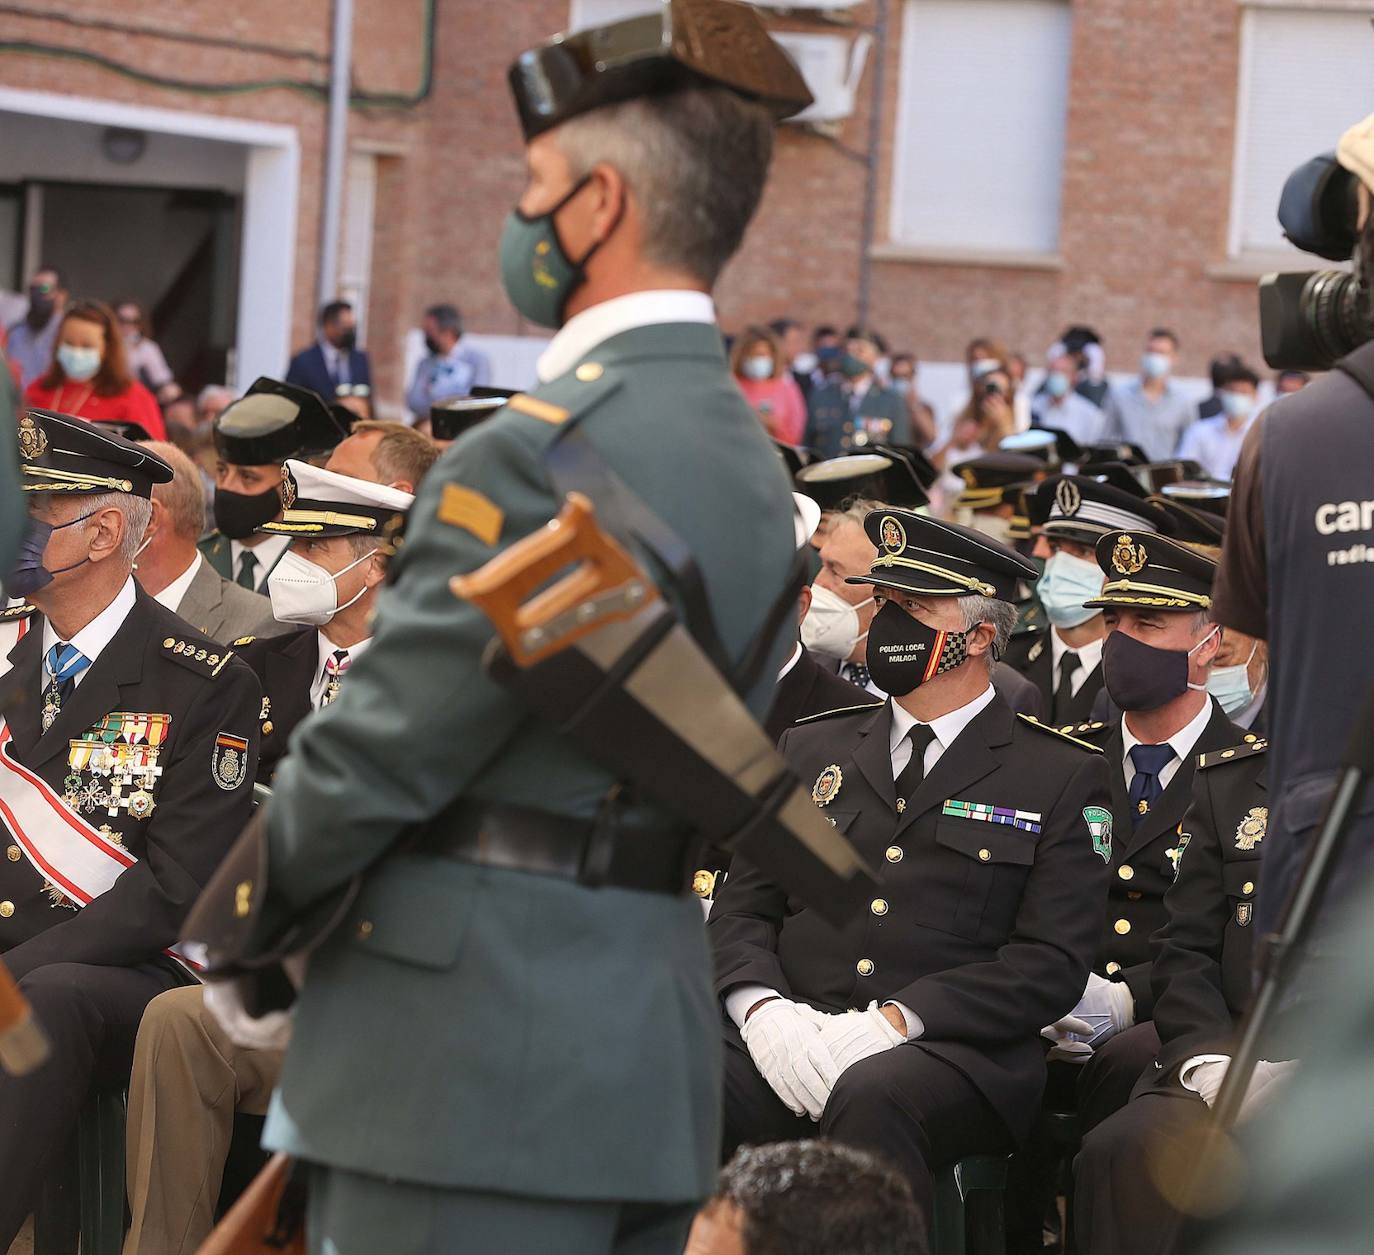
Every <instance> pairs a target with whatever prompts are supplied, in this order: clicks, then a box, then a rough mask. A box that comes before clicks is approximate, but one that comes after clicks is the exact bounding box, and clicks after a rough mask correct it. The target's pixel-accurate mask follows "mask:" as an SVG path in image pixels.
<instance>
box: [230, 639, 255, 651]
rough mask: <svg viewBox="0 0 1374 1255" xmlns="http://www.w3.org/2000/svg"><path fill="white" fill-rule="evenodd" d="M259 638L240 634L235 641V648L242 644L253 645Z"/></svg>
mask: <svg viewBox="0 0 1374 1255" xmlns="http://www.w3.org/2000/svg"><path fill="white" fill-rule="evenodd" d="M257 639H258V638H257V637H256V636H240V637H239V638H238V640H236V641H235V642H234V648H235V649H238V648H239V647H240V646H242V645H251V644H252V643H253V642H254V641H255V640H257Z"/></svg>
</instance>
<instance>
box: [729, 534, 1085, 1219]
mask: <svg viewBox="0 0 1374 1255" xmlns="http://www.w3.org/2000/svg"><path fill="white" fill-rule="evenodd" d="M866 526H867V530H868V534H869V537H870V539H871V540H872V541H873V544H874V545H875V547H876V550H877V553H876V556H875V558H874V560H873V564H872V567H871V569H870V571H869V572H868V573H866V575H864V576H862V577H859V578H861V579H863V580H865V581H867V582H869V583H871V584H872V585H873V589H874V593H875V595H876V596H877V597H878V598H879V599H880V601H881V603H882V604H881V608H880V609H879V611H878V613H877V615H876V616H875V617H874V620H873V625H872V628H871V629H870V631H869V636H868V655H867V656H868V665H869V667H870V669H871V670H872V672H873V676H874V679H875V681H876V682H877V683H878V684H879V685H880V686H881V687H882V688H883V689H884V690H885V691H886V692H887V693H889V694H891V695H892V696H891V698H890V700H889V701H887V702H885V703H884V704H883V705H882V706H880V707H878V708H876V709H874V708H872V707H865V708H863V709H859V710H841V711H837V712H834V713H832V714H829V715H822V716H819V717H817V718H815V719H811V720H804V721H802V722H801V723H800V724H798V725H797V726H795V727H794V728H792V729H791V731H789V732H788V733H787V734H786V735H785V736H784V737H783V739H782V742H781V745H780V748H781V749H782V751H783V754H784V756H785V757H786V758H787V760H788V761H789V762H790V763H791V764H792V766H793V767H794V768H795V769H796V770H797V772H798V773H799V774H800V775H801V776H802V778H803V779H804V780H811V781H814V782H815V783H814V786H813V789H812V797H813V799H814V800H815V802H816V804H817V805H818V806H820V807H822V808H823V809H824V811H825V814H826V816H827V817H828V818H829V819H831V820H832V821H833V822H834V823H835V825H836V826H837V827H839V828H840V829H841V830H842V831H844V833H845V834H846V835H847V836H848V837H849V839H850V840H851V841H852V842H853V843H854V844H855V846H856V847H857V848H858V849H859V851H860V852H861V853H862V854H863V855H864V856H865V857H867V858H868V859H869V860H871V861H872V862H874V863H875V864H877V865H879V866H881V867H882V868H883V869H884V872H885V877H884V884H883V891H882V896H881V897H876V898H874V899H873V900H872V902H871V903H870V905H869V910H868V911H867V912H866V913H864V914H863V915H862V916H860V917H858V918H856V919H854V920H853V921H851V922H850V923H849V924H848V925H847V926H846V927H844V928H842V929H836V928H834V927H832V926H830V925H828V924H826V923H824V922H822V921H821V920H819V919H818V918H817V917H816V915H815V913H814V912H813V911H811V910H810V909H800V910H798V909H796V904H795V903H791V904H789V902H788V900H787V895H786V894H785V893H784V892H783V891H782V890H781V889H779V888H778V887H777V886H776V885H775V884H773V883H771V882H770V880H769V879H768V878H767V877H766V876H764V875H763V874H761V873H760V872H759V871H758V870H756V869H755V868H753V867H751V866H750V865H749V864H747V863H746V862H745V861H744V860H743V859H742V858H739V857H737V858H736V860H735V863H734V867H733V870H732V873H731V875H730V878H729V879H728V880H727V881H726V884H725V887H724V889H723V890H722V891H721V893H720V895H719V896H718V897H717V899H716V903H715V907H714V909H713V911H712V914H711V918H710V922H709V926H708V934H709V936H710V939H711V944H712V950H713V952H714V955H715V963H716V990H717V993H718V994H719V996H720V997H721V999H722V1002H723V1006H724V1009H725V1012H726V1018H727V1028H726V1034H725V1037H726V1046H727V1049H726V1092H725V1125H726V1139H725V1141H726V1150H727V1153H729V1151H730V1150H733V1148H734V1147H735V1146H737V1145H740V1144H742V1143H745V1142H760V1141H770V1140H776V1139H779V1138H798V1137H806V1136H810V1132H809V1131H810V1130H812V1129H813V1128H815V1125H813V1123H812V1121H818V1122H819V1131H820V1133H821V1134H822V1135H823V1136H827V1137H831V1138H834V1139H836V1140H838V1141H841V1142H847V1143H850V1144H852V1145H857V1146H861V1147H864V1148H868V1149H872V1150H876V1151H879V1152H881V1153H882V1154H884V1155H886V1156H887V1157H888V1158H889V1159H891V1160H892V1161H893V1162H894V1163H895V1164H896V1165H897V1166H898V1167H899V1168H900V1169H901V1170H902V1171H903V1173H904V1174H905V1175H906V1176H907V1177H908V1178H909V1180H910V1181H911V1183H912V1188H913V1190H914V1191H915V1194H916V1198H917V1201H918V1202H919V1203H920V1204H921V1206H922V1207H923V1209H924V1212H925V1215H926V1217H927V1218H928V1217H929V1215H930V1202H931V1189H932V1174H933V1173H934V1171H935V1170H936V1169H938V1168H940V1167H941V1166H943V1165H944V1164H946V1163H949V1162H951V1161H953V1160H955V1159H958V1158H960V1157H961V1156H964V1155H968V1154H973V1153H989V1154H996V1153H1003V1152H1005V1151H1007V1150H1010V1149H1011V1148H1012V1147H1013V1146H1014V1145H1015V1143H1016V1141H1017V1140H1019V1139H1020V1138H1021V1137H1022V1136H1024V1134H1025V1133H1026V1131H1027V1129H1028V1128H1029V1126H1030V1123H1031V1121H1032V1119H1033V1118H1034V1116H1035V1113H1036V1111H1037V1110H1038V1108H1039V1103H1040V1092H1041V1088H1042V1086H1043V1085H1044V1080H1045V1069H1044V1061H1043V1051H1042V1049H1041V1045H1040V1042H1039V1040H1038V1033H1039V1020H1038V1019H1037V1017H1038V1016H1040V1015H1042V1014H1043V1012H1044V1010H1045V1009H1046V1008H1051V1007H1062V1008H1068V1007H1069V1006H1070V1005H1071V1004H1072V1003H1073V1001H1074V1000H1075V998H1076V997H1077V996H1078V992H1079V989H1080V988H1081V983H1082V981H1083V979H1084V978H1085V977H1086V975H1087V973H1088V970H1089V965H1090V964H1091V962H1092V958H1093V951H1094V948H1095V947H1096V944H1097V931H1098V927H1099V919H1100V914H1101V900H1102V893H1103V887H1104V883H1105V879H1106V874H1107V860H1108V859H1109V858H1110V855H1111V812H1110V811H1109V810H1108V809H1107V807H1108V800H1109V798H1108V789H1107V780H1106V770H1105V766H1104V763H1103V759H1102V756H1101V754H1099V753H1098V752H1097V751H1095V750H1094V749H1093V748H1092V747H1091V746H1087V745H1085V744H1082V743H1080V742H1076V741H1073V740H1072V739H1070V738H1067V737H1064V736H1063V735H1061V734H1060V733H1057V732H1054V731H1053V730H1051V729H1049V728H1047V727H1045V726H1043V725H1040V724H1037V723H1035V722H1034V721H1032V720H1029V719H1026V718H1023V717H1018V716H1016V715H1014V714H1013V713H1012V712H1011V710H1010V709H1009V708H1008V707H1007V706H1006V705H1005V703H1003V702H1002V701H1001V699H1000V698H998V697H997V695H996V692H995V691H994V689H993V687H992V684H991V682H990V679H989V670H990V665H991V661H992V658H993V655H994V650H995V646H996V644H997V643H999V642H1002V641H1005V639H1006V635H1007V633H1008V632H1009V631H1010V630H1011V626H1012V624H1013V623H1014V622H1015V620H1016V608H1015V606H1013V605H1012V604H1011V602H1010V600H1009V598H1010V597H1011V595H1012V594H1013V593H1014V590H1015V586H1016V583H1017V581H1018V580H1021V579H1023V578H1025V577H1026V575H1027V574H1028V573H1033V571H1034V568H1033V567H1032V566H1031V564H1030V563H1029V562H1027V561H1026V560H1025V559H1024V558H1022V557H1020V556H1019V555H1017V554H1016V553H1014V552H1013V551H1012V550H1010V549H1008V548H1006V547H1005V546H1003V545H1000V544H998V543H997V542H995V541H993V540H990V539H988V538H987V537H985V536H983V535H981V534H980V533H978V532H975V531H973V530H972V529H969V528H963V527H959V526H958V525H956V524H952V523H943V522H939V521H937V520H934V519H930V518H925V517H923V516H920V515H916V514H912V513H909V512H907V511H901V510H881V509H880V510H877V511H874V512H873V513H872V514H870V515H869V517H868V520H867V524H866ZM808 1117H809V1119H808Z"/></svg>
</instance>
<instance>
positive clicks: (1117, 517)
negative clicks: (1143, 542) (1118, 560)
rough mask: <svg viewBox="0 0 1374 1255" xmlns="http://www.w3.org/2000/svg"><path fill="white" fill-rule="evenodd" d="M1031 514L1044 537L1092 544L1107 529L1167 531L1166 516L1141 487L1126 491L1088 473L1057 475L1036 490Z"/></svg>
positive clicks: (1108, 530) (1168, 529) (1113, 530)
mask: <svg viewBox="0 0 1374 1255" xmlns="http://www.w3.org/2000/svg"><path fill="white" fill-rule="evenodd" d="M1035 495H1036V508H1035V510H1034V511H1033V517H1035V518H1038V519H1043V520H1044V521H1043V523H1042V524H1041V528H1042V530H1043V531H1044V533H1045V535H1046V536H1062V537H1064V539H1066V540H1075V541H1078V542H1079V543H1080V544H1084V545H1095V544H1096V543H1097V541H1098V539H1099V538H1100V537H1102V536H1105V535H1106V534H1107V533H1108V532H1119V531H1137V532H1171V531H1172V530H1173V529H1172V527H1171V526H1170V523H1169V516H1168V515H1167V514H1166V513H1165V512H1164V511H1163V510H1161V509H1160V508H1159V507H1158V506H1157V505H1151V504H1150V503H1149V502H1148V501H1146V500H1145V494H1144V490H1143V489H1137V491H1135V492H1129V491H1127V490H1126V489H1125V488H1122V487H1118V486H1117V485H1116V484H1110V483H1104V482H1103V481H1102V480H1100V479H1095V478H1093V477H1092V476H1090V475H1058V476H1056V477H1055V478H1053V479H1047V480H1045V482H1044V483H1043V484H1041V485H1040V487H1039V488H1037V489H1036V494H1035Z"/></svg>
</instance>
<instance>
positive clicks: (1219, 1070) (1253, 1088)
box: [1183, 1059, 1297, 1120]
mask: <svg viewBox="0 0 1374 1255" xmlns="http://www.w3.org/2000/svg"><path fill="white" fill-rule="evenodd" d="M1230 1066H1231V1061H1230V1060H1229V1059H1212V1060H1209V1061H1208V1062H1207V1063H1200V1064H1198V1066H1197V1067H1195V1068H1193V1069H1191V1070H1190V1071H1189V1072H1188V1075H1187V1077H1186V1078H1185V1079H1184V1081H1183V1085H1184V1088H1185V1089H1191V1090H1193V1091H1194V1092H1195V1093H1196V1094H1197V1095H1198V1097H1199V1098H1201V1099H1202V1101H1203V1102H1205V1103H1206V1104H1207V1105H1208V1106H1209V1107H1212V1106H1215V1105H1216V1101H1217V1095H1218V1094H1220V1093H1221V1083H1222V1082H1223V1081H1224V1080H1225V1079H1226V1069H1227V1068H1229V1067H1230ZM1296 1066H1297V1061H1296V1060H1294V1059H1289V1060H1287V1061H1285V1062H1282V1063H1270V1062H1269V1061H1268V1060H1267V1059H1261V1060H1260V1061H1259V1062H1258V1063H1257V1064H1255V1071H1254V1074H1253V1075H1252V1076H1251V1077H1250V1084H1249V1086H1248V1087H1247V1089H1246V1091H1245V1098H1244V1100H1243V1101H1242V1102H1241V1105H1240V1115H1239V1116H1238V1117H1237V1119H1238V1120H1249V1119H1250V1118H1251V1117H1252V1116H1255V1115H1258V1114H1259V1113H1260V1112H1261V1111H1263V1110H1264V1109H1265V1108H1266V1107H1267V1106H1268V1105H1269V1104H1270V1103H1271V1102H1273V1100H1274V1099H1275V1097H1277V1096H1278V1093H1279V1091H1280V1090H1281V1089H1282V1088H1283V1082H1284V1081H1285V1080H1286V1078H1287V1077H1288V1075H1289V1073H1290V1072H1292V1070H1293V1069H1294V1068H1295V1067H1296Z"/></svg>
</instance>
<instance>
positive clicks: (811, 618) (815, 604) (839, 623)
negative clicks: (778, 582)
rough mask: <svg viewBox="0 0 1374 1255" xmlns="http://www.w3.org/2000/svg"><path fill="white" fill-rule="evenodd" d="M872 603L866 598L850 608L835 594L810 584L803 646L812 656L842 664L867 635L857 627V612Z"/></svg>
mask: <svg viewBox="0 0 1374 1255" xmlns="http://www.w3.org/2000/svg"><path fill="white" fill-rule="evenodd" d="M872 600H873V598H872V597H869V598H867V599H866V600H864V601H861V602H859V604H858V605H857V606H851V605H850V604H849V602H847V601H845V599H844V598H843V597H841V596H840V595H839V594H838V593H832V592H831V591H830V590H829V589H828V588H823V587H821V585H819V584H812V585H811V609H810V610H808V611H807V612H806V618H804V619H803V620H802V625H801V639H802V644H803V645H805V646H806V647H807V649H809V650H810V651H811V652H812V653H813V654H824V655H825V656H826V657H827V658H837V659H838V660H839V661H840V662H844V661H845V660H846V659H847V658H848V657H849V655H850V654H852V653H853V652H854V650H855V648H856V647H857V646H858V644H859V642H860V641H861V640H863V638H864V637H865V636H867V635H868V633H867V632H865V631H864V630H863V629H862V628H861V627H860V626H859V611H860V610H862V609H863V607H864V606H867V605H868V604H869V603H870V602H872Z"/></svg>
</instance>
